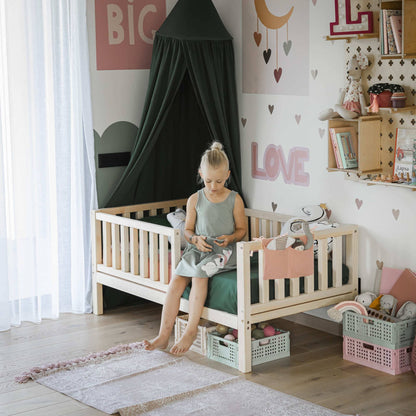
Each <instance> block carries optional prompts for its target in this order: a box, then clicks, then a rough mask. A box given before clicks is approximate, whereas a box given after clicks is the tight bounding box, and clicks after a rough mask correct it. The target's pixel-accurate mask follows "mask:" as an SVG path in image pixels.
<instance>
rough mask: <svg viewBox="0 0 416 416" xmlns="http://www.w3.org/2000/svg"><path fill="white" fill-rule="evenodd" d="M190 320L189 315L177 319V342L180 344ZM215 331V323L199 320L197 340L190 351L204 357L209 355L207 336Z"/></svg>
mask: <svg viewBox="0 0 416 416" xmlns="http://www.w3.org/2000/svg"><path fill="white" fill-rule="evenodd" d="M188 318H189V315H181V316H177V317H176V322H175V342H178V341H179V340H180V339H181V337H182V335H183V333H184V332H185V329H186V325H188ZM214 330H215V324H214V323H212V322H210V321H207V320H206V319H202V318H201V319H200V320H199V325H198V332H197V336H196V338H195V341H194V342H193V344H192V345H191V348H190V350H192V351H195V352H197V353H199V354H202V355H207V334H208V332H211V331H214Z"/></svg>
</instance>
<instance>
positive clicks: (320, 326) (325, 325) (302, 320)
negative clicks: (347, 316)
mask: <svg viewBox="0 0 416 416" xmlns="http://www.w3.org/2000/svg"><path fill="white" fill-rule="evenodd" d="M283 319H286V320H288V321H291V322H295V323H297V324H301V325H304V326H308V327H310V328H314V329H317V330H319V331H323V332H327V333H328V334H332V335H336V336H339V337H342V324H341V323H338V322H335V321H329V320H328V319H324V318H319V317H317V316H313V315H309V314H307V313H297V314H294V315H289V316H285V317H283Z"/></svg>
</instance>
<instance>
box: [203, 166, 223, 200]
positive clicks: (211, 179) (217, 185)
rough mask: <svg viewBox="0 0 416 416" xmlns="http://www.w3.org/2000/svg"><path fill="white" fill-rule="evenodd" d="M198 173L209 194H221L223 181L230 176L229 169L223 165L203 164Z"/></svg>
mask: <svg viewBox="0 0 416 416" xmlns="http://www.w3.org/2000/svg"><path fill="white" fill-rule="evenodd" d="M199 175H200V176H201V178H202V179H203V181H204V184H205V188H206V190H207V191H208V192H209V193H210V194H221V192H222V191H223V190H224V187H225V181H226V180H227V179H228V177H229V176H230V171H229V170H228V169H227V168H226V167H225V166H219V167H218V168H212V167H210V166H204V167H203V168H202V169H200V170H199Z"/></svg>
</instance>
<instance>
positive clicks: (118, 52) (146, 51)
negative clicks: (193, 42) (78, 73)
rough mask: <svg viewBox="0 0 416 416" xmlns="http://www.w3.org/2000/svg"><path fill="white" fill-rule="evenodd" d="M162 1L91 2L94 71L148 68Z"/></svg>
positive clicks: (162, 12)
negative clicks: (95, 55)
mask: <svg viewBox="0 0 416 416" xmlns="http://www.w3.org/2000/svg"><path fill="white" fill-rule="evenodd" d="M165 18H166V0H95V34H96V49H97V70H106V69H107V70H117V69H149V68H150V62H151V59H152V49H153V38H154V34H155V32H156V31H157V30H158V29H159V27H160V25H161V24H162V23H163V21H164V20H165Z"/></svg>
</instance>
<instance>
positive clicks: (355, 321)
mask: <svg viewBox="0 0 416 416" xmlns="http://www.w3.org/2000/svg"><path fill="white" fill-rule="evenodd" d="M342 328H343V335H344V336H348V337H351V338H357V339H360V340H362V341H365V342H370V343H372V344H377V345H381V346H382V347H386V348H391V349H397V348H404V347H408V346H409V345H411V344H412V343H413V340H414V339H415V333H416V318H413V319H408V320H406V321H400V320H397V322H387V321H383V320H382V319H378V318H373V317H371V316H364V315H360V314H358V313H355V312H351V311H346V312H344V314H343V326H342Z"/></svg>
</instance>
